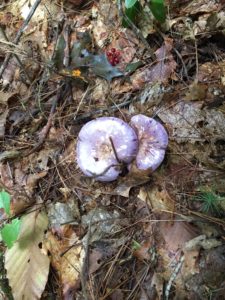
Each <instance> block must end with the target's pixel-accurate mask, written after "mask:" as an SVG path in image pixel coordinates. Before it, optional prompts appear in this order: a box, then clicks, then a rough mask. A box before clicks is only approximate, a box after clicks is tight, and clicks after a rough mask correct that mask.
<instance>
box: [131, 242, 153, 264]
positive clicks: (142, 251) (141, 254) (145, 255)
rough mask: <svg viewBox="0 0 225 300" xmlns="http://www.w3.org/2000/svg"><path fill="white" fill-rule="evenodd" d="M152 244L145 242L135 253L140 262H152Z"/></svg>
mask: <svg viewBox="0 0 225 300" xmlns="http://www.w3.org/2000/svg"><path fill="white" fill-rule="evenodd" d="M151 245H152V243H151V242H150V240H149V241H146V242H144V243H143V244H141V247H140V248H139V249H137V250H135V251H134V252H133V255H134V256H135V257H137V258H138V259H140V260H150V258H151V255H150V252H149V249H150V247H151Z"/></svg>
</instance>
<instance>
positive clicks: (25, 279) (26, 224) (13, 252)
mask: <svg viewBox="0 0 225 300" xmlns="http://www.w3.org/2000/svg"><path fill="white" fill-rule="evenodd" d="M21 222H22V223H21V230H20V234H19V237H18V240H17V241H16V242H15V243H14V245H13V247H12V248H11V249H7V250H6V253H5V268H6V270H7V277H8V279H9V284H10V286H11V288H12V292H13V296H14V298H15V299H18V300H30V299H40V297H41V294H42V292H43V291H44V288H45V285H46V282H47V279H48V272H49V263H50V261H49V258H48V256H47V255H45V254H44V253H42V251H41V244H42V242H43V238H44V231H45V230H46V229H47V226H48V218H47V216H46V214H45V213H43V212H38V211H33V212H31V213H28V214H27V215H25V216H23V217H22V219H21Z"/></svg>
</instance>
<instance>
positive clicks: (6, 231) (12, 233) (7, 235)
mask: <svg viewBox="0 0 225 300" xmlns="http://www.w3.org/2000/svg"><path fill="white" fill-rule="evenodd" d="M20 224H21V221H20V220H19V219H18V218H16V219H13V220H12V223H10V224H6V225H5V226H4V227H3V228H2V230H1V234H2V240H3V241H4V242H5V244H6V245H7V247H8V248H11V247H12V246H13V244H14V242H15V241H16V240H17V237H18V235H19V231H20Z"/></svg>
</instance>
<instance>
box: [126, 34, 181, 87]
mask: <svg viewBox="0 0 225 300" xmlns="http://www.w3.org/2000/svg"><path fill="white" fill-rule="evenodd" d="M172 49H173V40H172V39H169V38H167V39H165V42H164V44H163V45H162V47H161V48H159V49H158V50H157V51H156V52H155V55H156V57H157V62H156V64H155V65H150V66H148V67H144V68H142V69H140V70H138V71H137V72H136V73H135V74H134V75H132V76H131V81H132V85H133V89H134V90H139V89H141V88H142V87H143V86H144V85H145V84H146V83H148V84H149V83H155V82H157V83H166V82H167V81H168V79H169V78H171V76H172V75H173V73H174V72H175V69H176V66H177V63H176V62H175V60H174V58H173V55H172V54H171V50H172Z"/></svg>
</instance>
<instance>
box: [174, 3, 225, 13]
mask: <svg viewBox="0 0 225 300" xmlns="http://www.w3.org/2000/svg"><path fill="white" fill-rule="evenodd" d="M188 2H190V3H188V4H187V6H186V7H185V8H184V9H182V10H181V12H180V14H181V15H184V14H185V15H195V14H200V13H212V12H216V11H219V10H220V9H221V4H220V3H218V1H215V0H211V1H208V0H198V1H195V0H194V1H188Z"/></svg>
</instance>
